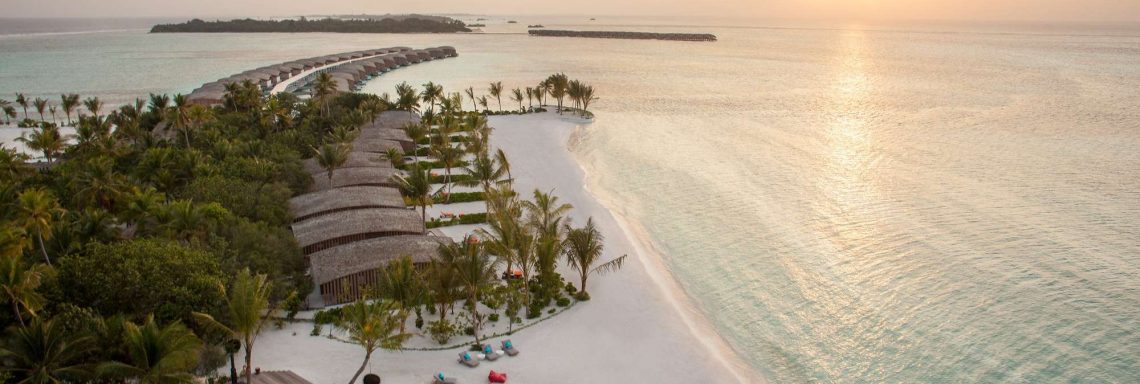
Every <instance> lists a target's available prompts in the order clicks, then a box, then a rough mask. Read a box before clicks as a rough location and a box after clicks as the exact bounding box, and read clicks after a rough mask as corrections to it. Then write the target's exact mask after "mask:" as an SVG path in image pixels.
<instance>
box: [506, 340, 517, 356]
mask: <svg viewBox="0 0 1140 384" xmlns="http://www.w3.org/2000/svg"><path fill="white" fill-rule="evenodd" d="M503 351H505V352H507V355H510V356H516V355H518V354H519V350H518V349H515V345H514V344H511V340H510V339H507V340H503Z"/></svg>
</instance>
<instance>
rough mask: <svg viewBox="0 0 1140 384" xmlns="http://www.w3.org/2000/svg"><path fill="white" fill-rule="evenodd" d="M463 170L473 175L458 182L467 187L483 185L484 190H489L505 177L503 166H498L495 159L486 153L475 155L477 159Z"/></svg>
mask: <svg viewBox="0 0 1140 384" xmlns="http://www.w3.org/2000/svg"><path fill="white" fill-rule="evenodd" d="M463 170H464V171H465V172H466V173H467V174H468V175H471V178H470V179H467V180H465V181H462V182H459V183H458V184H459V185H462V186H465V187H476V186H478V187H483V191H484V192H486V191H489V190H490V189H491V188H492V186H493V185H494V184H496V183H498V182H499V179H502V178H503V168H502V167H499V166H497V165H496V164H495V159H494V158H492V157H490V156H487V154H485V153H483V154H479V155H477V156H475V160H473V161H471V163H470V164H468V165H467V166H466V167H463Z"/></svg>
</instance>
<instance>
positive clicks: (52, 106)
mask: <svg viewBox="0 0 1140 384" xmlns="http://www.w3.org/2000/svg"><path fill="white" fill-rule="evenodd" d="M56 111H57V110H56V109H55V105H54V104H48V113H51V123H52V124H56V121H57V120H56V118H55V112H56Z"/></svg>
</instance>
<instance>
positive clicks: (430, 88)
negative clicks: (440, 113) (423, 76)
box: [420, 81, 443, 114]
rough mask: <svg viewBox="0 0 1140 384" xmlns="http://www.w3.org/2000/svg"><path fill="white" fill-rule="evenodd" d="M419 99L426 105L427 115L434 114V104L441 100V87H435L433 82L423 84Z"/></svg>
mask: <svg viewBox="0 0 1140 384" xmlns="http://www.w3.org/2000/svg"><path fill="white" fill-rule="evenodd" d="M420 98H421V99H422V100H423V102H424V103H427V107H428V114H434V112H435V102H436V101H439V99H442V98H443V86H440V85H436V84H435V83H433V82H430V81H429V82H427V84H424V91H423V93H420Z"/></svg>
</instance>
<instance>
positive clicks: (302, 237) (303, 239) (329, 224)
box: [293, 208, 424, 254]
mask: <svg viewBox="0 0 1140 384" xmlns="http://www.w3.org/2000/svg"><path fill="white" fill-rule="evenodd" d="M423 226H424V224H423V221H422V219H421V218H420V213H419V212H416V211H415V210H412V209H404V208H369V209H354V210H349V211H341V212H334V213H329V214H327V215H321V216H316V217H312V218H310V219H306V220H301V221H298V222H295V223H293V236H294V237H296V238H297V243H298V244H300V245H301V248H302V250H303V251H304V252H305V254H311V253H313V252H316V251H319V250H321V249H327V248H330V247H334V246H338V245H342V244H347V243H351V242H354V241H360V240H364V239H369V238H375V237H386V236H396V235H413V234H423V228H424V227H423Z"/></svg>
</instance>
